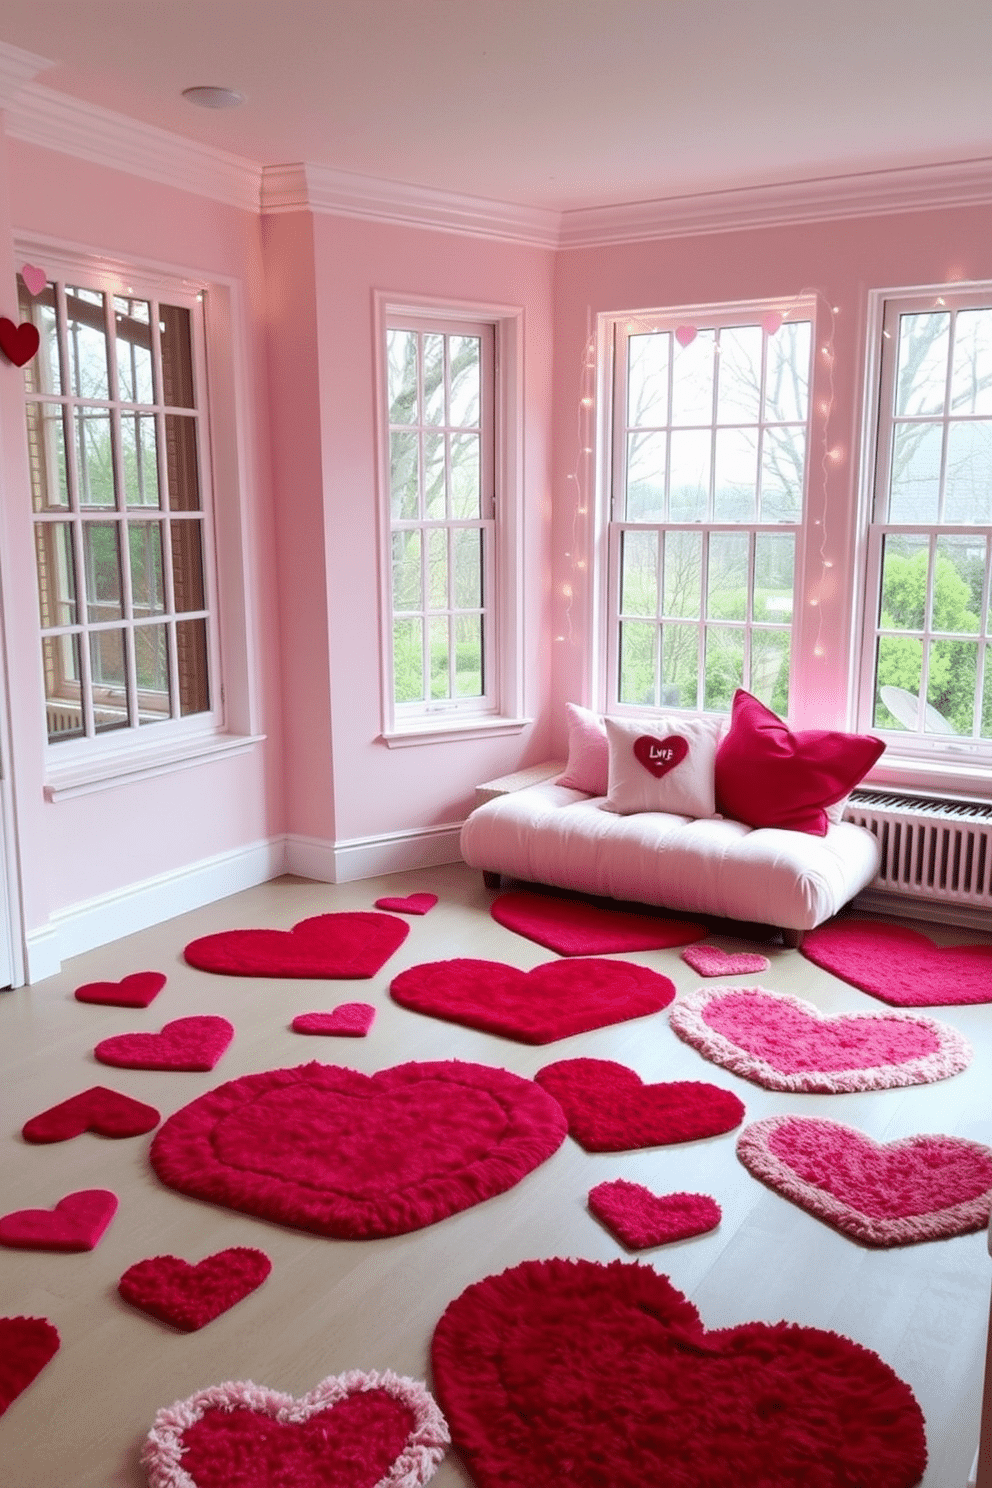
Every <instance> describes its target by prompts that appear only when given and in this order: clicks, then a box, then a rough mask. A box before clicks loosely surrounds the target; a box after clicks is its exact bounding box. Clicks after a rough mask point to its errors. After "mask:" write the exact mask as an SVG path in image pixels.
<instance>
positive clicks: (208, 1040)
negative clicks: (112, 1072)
mask: <svg viewBox="0 0 992 1488" xmlns="http://www.w3.org/2000/svg"><path fill="white" fill-rule="evenodd" d="M233 1037H234V1025H233V1024H231V1023H229V1022H228V1021H227V1019H226V1018H215V1017H213V1016H211V1015H210V1014H206V1015H204V1016H203V1017H198V1018H176V1019H174V1021H173V1022H171V1023H166V1025H165V1027H164V1028H163V1029H162V1031H161V1033H117V1034H114V1036H113V1037H112V1038H105V1039H103V1040H102V1042H101V1043H99V1044H97V1046H96V1048H95V1049H94V1050H93V1053H94V1054H95V1056H96V1058H97V1059H99V1061H100V1063H101V1064H113V1065H116V1066H117V1068H118V1069H148V1070H212V1069H213V1067H214V1065H215V1064H216V1063H217V1061H218V1060H219V1059H220V1057H221V1055H222V1054H223V1053H224V1050H225V1049H226V1048H227V1046H228V1044H229V1043H230V1042H231V1040H232V1038H233Z"/></svg>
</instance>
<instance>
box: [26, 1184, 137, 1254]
mask: <svg viewBox="0 0 992 1488" xmlns="http://www.w3.org/2000/svg"><path fill="white" fill-rule="evenodd" d="M116 1213H117V1195H116V1194H115V1193H111V1192H110V1189H109V1188H81V1189H79V1190H78V1192H77V1193H71V1194H66V1196H65V1198H64V1199H59V1201H58V1203H57V1204H56V1205H55V1208H54V1209H16V1210H14V1211H13V1212H12V1213H11V1214H5V1215H4V1216H3V1218H2V1219H0V1245H7V1246H9V1247H10V1248H11V1249H12V1250H59V1251H75V1250H94V1249H95V1248H96V1246H97V1245H99V1243H100V1240H101V1239H102V1237H103V1233H104V1231H105V1230H106V1228H107V1226H108V1225H109V1224H110V1221H111V1220H112V1219H113V1217H114V1215H115V1214H116Z"/></svg>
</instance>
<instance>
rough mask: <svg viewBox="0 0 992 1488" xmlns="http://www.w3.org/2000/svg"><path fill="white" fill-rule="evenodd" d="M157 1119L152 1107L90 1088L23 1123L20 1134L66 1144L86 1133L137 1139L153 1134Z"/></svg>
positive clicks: (28, 1138)
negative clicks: (148, 1133)
mask: <svg viewBox="0 0 992 1488" xmlns="http://www.w3.org/2000/svg"><path fill="white" fill-rule="evenodd" d="M161 1119H162V1118H161V1116H160V1115H159V1113H158V1111H156V1109H155V1107H154V1106H146V1105H145V1104H144V1102H143V1101H138V1100H134V1099H132V1097H131V1096H129V1095H121V1093H120V1091H118V1090H107V1088H106V1087H105V1086H103V1085H91V1086H90V1088H89V1090H81V1091H80V1093H79V1094H78V1095H73V1096H70V1097H69V1099H68V1100H64V1101H60V1102H59V1104H58V1105H57V1106H49V1108H48V1110H47V1111H42V1112H40V1113H39V1115H37V1116H32V1117H31V1119H30V1121H26V1122H25V1123H24V1126H23V1127H22V1129H21V1135H22V1136H23V1138H24V1140H25V1141H26V1142H66V1141H68V1140H69V1139H70V1138H71V1137H78V1136H81V1135H82V1133H83V1132H88V1131H89V1132H95V1133H96V1135H97V1136H98V1137H139V1136H141V1135H143V1133H144V1132H150V1131H154V1129H155V1127H156V1126H158V1124H159V1121H160V1120H161Z"/></svg>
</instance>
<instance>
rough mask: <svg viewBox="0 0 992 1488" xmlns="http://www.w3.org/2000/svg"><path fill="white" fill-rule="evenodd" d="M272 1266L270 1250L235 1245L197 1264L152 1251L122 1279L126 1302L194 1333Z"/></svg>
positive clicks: (120, 1286)
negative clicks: (153, 1254) (151, 1254)
mask: <svg viewBox="0 0 992 1488" xmlns="http://www.w3.org/2000/svg"><path fill="white" fill-rule="evenodd" d="M271 1270H272V1262H271V1261H270V1260H269V1258H268V1256H267V1255H266V1254H265V1252H264V1251H261V1250H252V1249H250V1248H249V1247H248V1246H245V1245H232V1246H230V1247H229V1249H227V1250H218V1251H217V1252H216V1253H215V1254H214V1255H209V1256H206V1257H205V1258H204V1259H203V1260H202V1261H198V1262H197V1263H196V1265H195V1266H194V1265H191V1264H190V1262H189V1261H184V1260H181V1259H180V1257H179V1256H173V1255H161V1256H150V1257H149V1258H148V1260H145V1261H136V1262H135V1263H134V1265H133V1266H129V1267H128V1269H127V1270H126V1271H125V1272H124V1275H123V1276H122V1277H121V1279H120V1281H119V1282H118V1283H117V1290H118V1291H119V1292H120V1294H121V1296H122V1297H123V1298H124V1300H125V1302H130V1303H131V1305H132V1307H140V1309H141V1311H142V1312H147V1313H150V1314H151V1316H152V1317H157V1318H161V1320H162V1322H164V1323H171V1324H172V1326H173V1327H174V1328H181V1329H182V1330H183V1332H184V1333H193V1332H195V1331H196V1329H197V1328H202V1327H204V1325H205V1324H206V1323H210V1322H213V1320H214V1318H216V1317H220V1315H221V1313H222V1312H227V1311H228V1309H229V1308H231V1307H233V1306H234V1304H235V1303H236V1302H240V1301H241V1300H242V1298H243V1297H247V1296H250V1294H251V1293H252V1292H254V1291H256V1290H257V1289H258V1287H260V1286H261V1285H262V1282H263V1281H264V1280H265V1278H266V1277H267V1276H268V1274H269V1272H270V1271H271Z"/></svg>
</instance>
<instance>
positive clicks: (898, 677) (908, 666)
mask: <svg viewBox="0 0 992 1488" xmlns="http://www.w3.org/2000/svg"><path fill="white" fill-rule="evenodd" d="M922 680H923V646H922V644H921V642H920V641H917V640H913V639H912V638H911V637H909V636H880V637H879V641H878V666H877V669H876V674H875V716H874V726H875V728H884V729H915V728H916V727H917V715H918V706H919V696H920V685H921V683H922Z"/></svg>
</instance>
